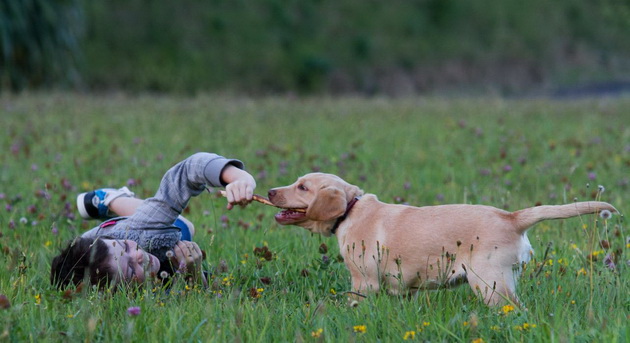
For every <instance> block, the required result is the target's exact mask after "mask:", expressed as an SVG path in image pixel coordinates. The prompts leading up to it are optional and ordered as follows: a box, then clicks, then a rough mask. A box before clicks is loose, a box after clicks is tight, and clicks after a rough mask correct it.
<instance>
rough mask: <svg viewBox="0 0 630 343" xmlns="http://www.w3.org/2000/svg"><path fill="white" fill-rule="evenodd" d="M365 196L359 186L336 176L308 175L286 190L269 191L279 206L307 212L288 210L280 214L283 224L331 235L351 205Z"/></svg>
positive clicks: (279, 220) (275, 189)
mask: <svg viewBox="0 0 630 343" xmlns="http://www.w3.org/2000/svg"><path fill="white" fill-rule="evenodd" d="M360 195H363V191H362V190H361V189H359V187H357V186H354V185H351V184H349V183H347V182H346V181H344V180H343V179H341V178H340V177H338V176H336V175H332V174H325V173H311V174H306V175H304V176H302V177H300V178H298V180H297V181H296V182H295V183H293V184H292V185H289V186H285V187H278V188H274V189H271V190H270V191H269V200H270V201H271V202H272V203H273V204H274V205H275V206H278V207H282V208H286V209H303V210H305V211H304V212H298V211H292V210H285V211H282V212H280V213H278V214H276V217H275V218H276V221H277V222H278V223H280V224H282V225H297V226H301V227H303V228H305V229H307V230H309V231H311V232H314V233H321V234H323V235H324V236H330V235H331V232H330V231H331V229H332V227H333V226H334V224H335V221H336V220H337V218H339V217H341V216H343V214H344V213H345V212H346V207H347V206H348V203H349V202H350V201H351V200H352V199H354V198H355V197H357V196H360Z"/></svg>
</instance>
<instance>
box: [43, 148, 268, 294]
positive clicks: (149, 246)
mask: <svg viewBox="0 0 630 343" xmlns="http://www.w3.org/2000/svg"><path fill="white" fill-rule="evenodd" d="M206 186H212V187H221V186H224V187H225V190H226V193H227V194H226V197H227V201H228V205H227V208H228V210H230V209H232V208H233V207H234V205H243V206H245V205H247V204H249V203H250V202H251V201H252V197H253V193H254V189H255V188H256V181H255V180H254V178H253V177H252V176H251V175H250V174H249V173H247V172H246V171H244V170H243V163H242V162H241V161H239V160H234V159H226V158H224V157H222V156H219V155H216V154H211V153H196V154H194V155H192V156H190V157H188V158H187V159H185V160H183V161H181V162H180V163H178V164H176V165H175V166H173V167H172V168H171V169H169V170H168V171H167V172H166V174H164V177H163V178H162V181H161V183H160V188H159V189H158V190H157V192H156V194H155V196H154V197H152V198H148V199H145V200H141V199H137V198H134V197H133V195H134V194H133V193H131V192H130V191H129V190H128V189H127V188H126V187H123V188H121V189H118V190H116V189H98V190H96V191H93V192H88V193H83V194H80V195H79V196H78V198H77V206H78V208H79V212H80V214H81V216H82V217H83V218H86V219H89V218H93V219H106V220H105V221H104V222H103V223H102V224H100V225H99V226H97V227H95V228H93V229H92V230H89V231H87V232H85V233H84V234H83V235H81V236H80V237H77V238H76V239H74V240H73V241H72V242H70V243H69V244H68V246H67V247H66V248H64V249H63V250H62V251H61V253H60V254H59V256H56V257H55V258H54V259H53V261H52V266H51V273H50V282H51V284H52V285H54V286H56V287H58V288H64V287H66V286H68V285H70V284H73V285H78V284H80V283H81V282H84V281H87V282H89V283H91V284H96V285H99V287H105V286H108V285H112V284H118V283H130V282H140V283H141V282H144V281H145V280H146V279H148V278H150V277H156V276H157V277H160V278H161V279H164V278H167V277H168V276H169V275H172V274H173V273H174V272H182V273H186V274H188V275H190V276H192V277H194V278H197V279H201V280H202V281H203V282H204V283H205V278H204V276H203V274H202V273H201V261H202V259H203V255H202V252H201V250H200V249H199V246H198V245H197V244H196V243H194V242H192V236H193V235H194V226H193V225H192V223H190V222H189V221H188V220H186V219H185V218H183V217H182V216H181V215H180V214H181V213H182V211H183V210H184V208H186V206H187V205H188V202H189V200H190V198H191V197H193V196H197V195H199V194H201V192H203V191H204V189H205V188H206ZM113 216H119V217H116V218H112V217H113ZM110 218H111V219H110Z"/></svg>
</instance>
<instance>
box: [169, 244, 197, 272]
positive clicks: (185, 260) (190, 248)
mask: <svg viewBox="0 0 630 343" xmlns="http://www.w3.org/2000/svg"><path fill="white" fill-rule="evenodd" d="M173 254H174V256H173V257H172V259H171V261H172V262H173V263H174V265H176V266H177V270H178V271H180V272H182V273H184V274H186V273H190V274H193V275H196V274H197V273H198V272H199V271H201V261H202V260H203V253H202V252H201V249H199V246H198V245H197V243H195V242H191V241H179V242H177V244H176V245H175V247H173Z"/></svg>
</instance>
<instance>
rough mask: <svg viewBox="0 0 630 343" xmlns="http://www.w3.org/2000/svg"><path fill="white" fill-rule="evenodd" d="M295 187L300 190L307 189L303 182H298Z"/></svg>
mask: <svg viewBox="0 0 630 343" xmlns="http://www.w3.org/2000/svg"><path fill="white" fill-rule="evenodd" d="M297 188H298V189H299V190H301V191H308V188H306V187H305V186H304V185H303V184H299V185H298V186H297Z"/></svg>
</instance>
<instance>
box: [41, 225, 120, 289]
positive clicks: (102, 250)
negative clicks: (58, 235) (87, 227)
mask: <svg viewBox="0 0 630 343" xmlns="http://www.w3.org/2000/svg"><path fill="white" fill-rule="evenodd" d="M108 254H109V248H108V247H107V244H105V242H103V241H102V240H101V239H98V238H97V239H91V238H82V237H78V238H76V239H74V240H73V241H72V242H70V243H69V244H68V246H67V247H66V248H65V249H63V250H62V251H61V253H60V254H59V256H55V258H53V261H52V265H51V268H50V283H51V284H52V285H53V286H55V287H57V288H60V289H61V288H65V287H67V286H68V285H69V284H73V285H75V286H78V285H79V284H80V283H81V282H84V281H86V280H87V281H88V282H89V283H90V284H92V285H98V286H99V287H101V288H103V287H105V286H107V285H108V284H109V282H110V281H111V280H114V275H115V274H114V273H113V272H112V271H111V267H110V266H109V264H108V261H109V255H108Z"/></svg>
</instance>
